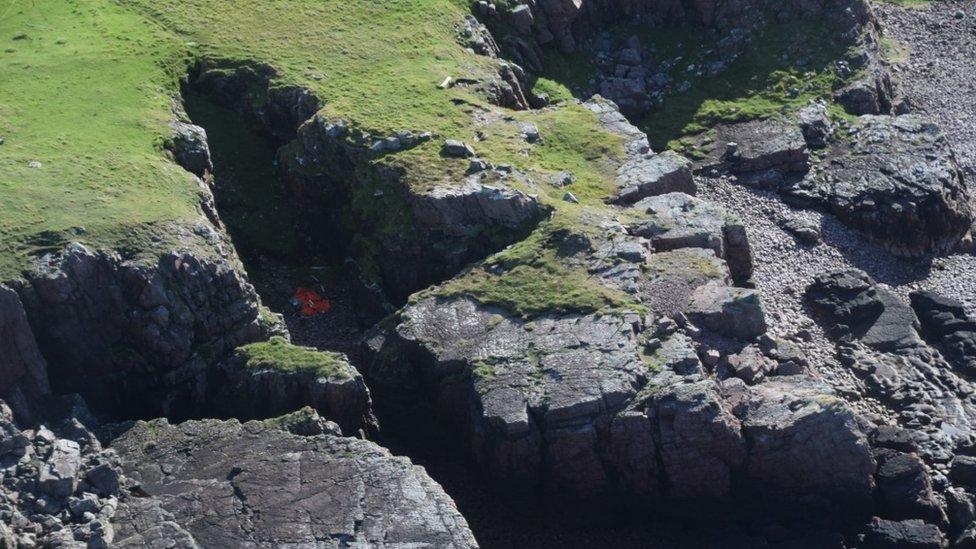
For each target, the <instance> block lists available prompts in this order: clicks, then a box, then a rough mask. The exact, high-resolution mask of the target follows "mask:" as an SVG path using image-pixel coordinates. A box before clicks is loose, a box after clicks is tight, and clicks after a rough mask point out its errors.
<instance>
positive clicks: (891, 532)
mask: <svg viewBox="0 0 976 549" xmlns="http://www.w3.org/2000/svg"><path fill="white" fill-rule="evenodd" d="M947 545H948V542H947V541H946V539H945V535H944V534H943V533H942V531H940V530H939V527H938V526H936V525H934V524H928V523H926V522H924V521H921V520H919V519H912V520H902V521H893V520H884V519H880V518H877V517H875V518H874V519H872V520H871V524H870V525H868V528H867V532H866V533H865V534H864V544H863V545H862V546H863V547H865V548H869V549H942V548H943V547H946V546H947Z"/></svg>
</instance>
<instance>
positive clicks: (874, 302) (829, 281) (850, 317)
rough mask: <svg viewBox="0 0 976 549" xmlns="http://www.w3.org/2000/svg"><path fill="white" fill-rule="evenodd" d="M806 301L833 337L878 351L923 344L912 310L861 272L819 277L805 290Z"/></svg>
mask: <svg viewBox="0 0 976 549" xmlns="http://www.w3.org/2000/svg"><path fill="white" fill-rule="evenodd" d="M806 297H807V300H808V301H809V302H810V303H811V305H812V306H813V308H814V311H815V312H816V313H817V314H818V316H819V317H820V318H821V320H822V321H823V323H824V325H825V326H828V327H829V328H830V333H831V334H832V335H834V336H837V337H847V338H853V339H856V340H859V341H861V342H863V343H864V344H865V345H868V346H870V347H873V348H875V349H878V350H880V351H893V350H897V349H904V348H909V347H915V346H918V345H920V344H921V343H922V340H921V338H920V337H919V336H918V332H917V328H918V326H919V323H918V318H917V317H916V316H915V313H914V312H913V311H912V308H911V307H909V306H908V304H906V303H904V302H903V301H902V300H901V299H900V298H899V297H898V296H897V295H895V294H894V293H892V292H891V291H890V290H887V289H885V288H882V287H880V286H878V285H876V284H875V283H874V280H872V279H871V277H869V276H868V275H867V274H865V273H864V272H863V271H856V270H852V271H838V272H833V273H828V274H824V275H820V276H818V277H816V278H815V279H814V282H813V284H811V285H810V287H809V288H807V292H806Z"/></svg>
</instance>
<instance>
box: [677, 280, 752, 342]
mask: <svg viewBox="0 0 976 549" xmlns="http://www.w3.org/2000/svg"><path fill="white" fill-rule="evenodd" d="M687 315H688V319H689V320H691V321H692V322H694V323H695V324H696V325H698V326H700V327H702V328H705V329H708V330H711V331H713V332H716V333H719V334H722V335H725V336H728V337H734V338H738V339H742V340H746V341H749V340H752V339H755V338H757V337H759V336H760V335H762V334H764V333H766V317H765V314H764V313H763V310H762V305H761V303H760V300H759V293H758V292H757V291H755V290H750V289H746V288H735V287H731V286H724V285H721V284H717V283H714V282H711V283H708V284H705V285H704V286H701V287H699V288H698V289H696V290H695V292H694V293H693V294H692V295H691V304H690V306H689V307H688V312H687Z"/></svg>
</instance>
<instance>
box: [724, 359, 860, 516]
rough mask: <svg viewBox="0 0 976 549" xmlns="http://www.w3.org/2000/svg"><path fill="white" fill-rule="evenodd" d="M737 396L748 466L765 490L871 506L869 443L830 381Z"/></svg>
mask: <svg viewBox="0 0 976 549" xmlns="http://www.w3.org/2000/svg"><path fill="white" fill-rule="evenodd" d="M739 398H741V397H736V396H733V397H732V399H733V400H738V402H737V404H736V407H735V414H736V416H737V417H739V418H740V419H741V421H742V432H743V435H744V437H745V440H746V444H747V446H748V448H749V452H748V457H747V459H746V462H745V464H744V469H745V472H746V475H748V476H749V477H750V478H751V479H752V482H753V483H755V485H756V486H761V487H762V489H763V492H764V493H766V494H768V495H769V496H771V497H774V498H779V499H781V500H784V501H785V500H789V499H791V498H800V499H805V500H808V501H809V502H811V503H819V504H821V505H824V504H827V501H838V502H844V505H846V506H848V508H849V509H850V510H855V509H860V510H862V511H863V510H865V509H870V507H871V505H872V496H873V491H874V478H873V474H874V459H873V457H872V456H871V448H870V446H869V445H868V441H867V437H866V436H865V434H864V433H863V432H862V431H861V429H860V427H859V426H858V421H857V419H856V417H855V415H854V412H853V410H852V409H851V407H850V406H849V405H848V404H847V403H846V402H845V401H844V400H843V399H841V398H839V397H837V396H836V395H835V394H834V393H833V391H832V390H831V389H830V388H829V387H828V386H826V385H824V384H822V383H819V382H814V381H810V380H804V379H802V378H794V379H791V380H790V381H783V380H773V381H769V382H767V383H763V384H760V385H756V386H755V387H752V388H750V390H749V391H748V392H747V393H746V394H745V397H744V398H742V399H741V400H739ZM818 499H819V500H820V501H819V502H817V501H816V500H818ZM795 503H801V502H799V501H798V502H795ZM828 505H829V504H828Z"/></svg>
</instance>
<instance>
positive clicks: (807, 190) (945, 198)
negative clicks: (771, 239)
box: [786, 115, 973, 257]
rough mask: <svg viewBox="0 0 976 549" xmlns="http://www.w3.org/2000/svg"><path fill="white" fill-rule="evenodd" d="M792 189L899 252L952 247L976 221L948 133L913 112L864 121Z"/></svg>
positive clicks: (911, 253)
mask: <svg viewBox="0 0 976 549" xmlns="http://www.w3.org/2000/svg"><path fill="white" fill-rule="evenodd" d="M786 192H787V193H788V194H790V195H792V196H795V197H797V198H801V199H805V200H811V201H813V202H816V203H820V204H823V205H824V206H825V207H826V208H828V209H829V210H830V211H831V212H832V213H834V214H835V215H836V216H837V217H838V218H840V220H841V221H843V222H844V223H845V224H847V225H850V226H851V227H854V228H856V229H858V230H859V231H861V232H863V233H864V234H865V235H866V236H867V237H868V238H869V239H871V240H872V241H874V242H876V243H878V244H879V245H881V246H884V247H885V248H887V249H889V250H890V251H892V252H893V253H895V254H899V255H905V256H913V257H914V256H920V255H923V254H925V253H929V252H940V251H947V250H950V249H952V248H953V247H954V246H955V245H956V244H957V243H958V242H959V240H960V239H961V238H962V237H963V236H964V235H965V234H966V233H967V232H968V231H969V229H970V228H971V227H972V224H973V212H972V210H971V195H970V190H969V188H968V187H967V185H966V183H965V181H964V180H963V176H962V172H961V171H960V170H959V167H958V166H957V165H956V161H955V159H954V158H953V155H952V151H951V150H950V149H949V144H948V142H947V141H946V138H945V135H944V134H943V133H942V132H941V131H940V130H939V128H938V127H936V126H935V125H934V124H931V123H928V122H926V121H924V120H922V119H920V118H918V117H917V116H914V115H904V116H897V117H890V116H864V117H861V118H860V119H859V121H858V123H857V124H856V125H855V126H854V128H853V140H852V142H851V143H849V144H838V145H836V146H835V147H834V148H833V149H831V153H830V156H829V159H828V160H827V161H826V163H825V164H824V165H823V166H822V169H821V170H819V171H818V172H817V173H813V174H811V176H809V177H808V178H807V180H805V181H804V182H802V183H800V184H798V185H797V186H795V187H792V188H789V189H787V190H786Z"/></svg>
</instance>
